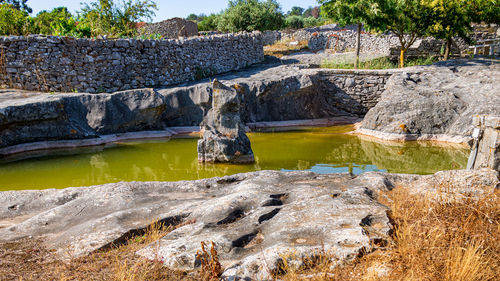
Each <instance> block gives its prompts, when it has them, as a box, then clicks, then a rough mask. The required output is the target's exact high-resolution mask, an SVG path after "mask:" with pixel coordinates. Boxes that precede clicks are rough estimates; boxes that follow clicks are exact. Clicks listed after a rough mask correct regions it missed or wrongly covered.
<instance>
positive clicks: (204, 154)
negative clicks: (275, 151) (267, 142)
mask: <svg viewBox="0 0 500 281" xmlns="http://www.w3.org/2000/svg"><path fill="white" fill-rule="evenodd" d="M212 88H213V93H212V108H211V109H210V111H209V112H208V114H207V116H206V117H205V118H204V120H203V122H202V123H201V131H202V133H203V139H201V140H199V141H198V161H200V162H212V163H215V162H230V163H253V162H254V161H255V160H254V156H253V151H252V147H251V145H250V140H249V139H248V137H247V135H246V134H245V125H244V124H243V122H242V121H241V118H240V106H241V104H240V98H239V96H238V92H237V90H236V89H235V88H232V87H227V86H225V85H223V84H222V83H221V82H219V81H217V80H214V82H213V86H212Z"/></svg>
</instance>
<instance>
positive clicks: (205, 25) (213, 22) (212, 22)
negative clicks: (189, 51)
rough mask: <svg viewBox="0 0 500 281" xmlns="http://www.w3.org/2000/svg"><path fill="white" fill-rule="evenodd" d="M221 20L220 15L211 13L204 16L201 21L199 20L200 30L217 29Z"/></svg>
mask: <svg viewBox="0 0 500 281" xmlns="http://www.w3.org/2000/svg"><path fill="white" fill-rule="evenodd" d="M218 20H219V15H216V14H211V15H210V16H208V17H204V18H203V19H202V20H201V21H200V22H198V30H199V31H212V30H217V22H218Z"/></svg>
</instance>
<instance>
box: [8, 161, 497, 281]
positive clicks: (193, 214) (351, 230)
mask: <svg viewBox="0 0 500 281" xmlns="http://www.w3.org/2000/svg"><path fill="white" fill-rule="evenodd" d="M445 184H446V185H455V186H458V187H464V188H465V189H464V192H470V191H471V190H472V191H474V190H475V189H476V188H477V186H481V187H483V189H486V190H492V189H493V188H494V187H495V186H496V185H497V184H498V173H497V172H495V171H493V170H481V171H451V172H439V173H437V174H436V175H432V176H417V175H393V174H383V173H375V172H371V173H365V174H362V175H360V176H357V177H352V176H350V175H348V174H330V175H317V174H314V173H310V172H291V173H285V172H277V171H261V172H254V173H247V174H238V175H234V176H228V177H224V178H212V179H204V180H198V181H181V182H130V183H115V184H107V185H101V186H93V187H85V188H67V189H63V190H56V189H51V190H41V191H7V192H0V241H12V240H16V239H20V238H23V237H34V238H43V239H44V241H45V242H44V243H45V244H46V246H47V247H48V248H50V249H55V250H56V251H57V252H58V253H59V254H60V255H62V256H64V257H68V255H69V256H82V255H85V254H87V253H89V252H91V251H94V250H97V249H100V248H103V247H107V246H108V245H110V243H113V242H114V243H120V242H123V241H125V240H126V239H127V238H129V237H130V236H131V235H133V234H138V233H139V234H140V233H141V231H142V230H144V228H145V227H146V226H148V225H149V224H150V223H151V222H152V221H153V220H154V219H159V220H160V221H161V222H164V223H166V224H170V225H179V227H178V228H177V229H175V230H174V231H172V232H171V233H170V234H168V235H167V236H165V237H164V238H163V239H161V240H160V241H159V242H156V243H154V244H152V245H150V246H148V247H146V248H144V249H143V250H141V251H139V254H140V255H143V256H146V257H149V258H156V257H158V258H160V259H163V260H164V261H165V265H166V266H170V267H173V268H193V267H194V266H195V264H196V263H195V252H196V251H197V250H198V249H199V248H200V241H214V242H216V244H217V250H218V252H219V254H220V259H221V262H222V264H223V266H224V267H225V268H226V271H225V273H224V275H225V276H228V277H229V276H236V275H237V276H240V277H250V278H256V277H266V276H267V274H269V271H267V269H269V270H273V269H275V268H276V266H277V265H278V264H279V263H280V260H281V258H282V257H280V254H282V255H287V254H292V253H293V254H294V256H295V257H296V258H300V257H305V256H311V255H314V254H315V253H316V252H317V251H320V250H322V249H324V250H327V251H330V252H331V253H332V254H333V255H335V256H337V257H339V258H340V259H348V258H352V257H354V256H356V255H357V254H358V253H359V252H360V251H361V250H367V251H370V250H371V249H373V247H375V246H376V243H372V242H377V241H380V239H381V238H382V237H381V236H380V235H379V234H380V233H386V232H387V231H389V230H390V224H389V219H388V217H387V215H386V211H387V210H388V209H387V207H385V206H383V205H381V204H380V203H378V202H377V201H376V195H375V194H377V191H379V190H387V189H392V188H393V187H394V186H397V185H404V186H410V185H411V187H412V188H414V189H415V190H416V192H425V190H426V189H428V190H430V189H432V188H436V187H440V186H445ZM181 223H182V225H181ZM156 255H158V256H156Z"/></svg>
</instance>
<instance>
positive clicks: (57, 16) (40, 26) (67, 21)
mask: <svg viewBox="0 0 500 281" xmlns="http://www.w3.org/2000/svg"><path fill="white" fill-rule="evenodd" d="M31 33H39V34H46V35H57V36H74V37H89V36H90V29H89V28H86V29H84V28H82V27H81V26H79V25H78V22H77V21H76V19H75V18H74V17H73V15H72V14H71V13H70V12H69V11H68V9H67V8H66V7H59V8H54V9H53V10H52V11H50V12H48V11H41V12H40V13H38V15H37V16H36V17H35V18H33V26H32V29H31Z"/></svg>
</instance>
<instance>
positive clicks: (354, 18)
mask: <svg viewBox="0 0 500 281" xmlns="http://www.w3.org/2000/svg"><path fill="white" fill-rule="evenodd" d="M318 2H319V3H320V4H322V6H321V13H322V14H323V15H324V16H325V17H328V18H330V19H332V20H334V21H336V22H338V23H339V24H340V25H342V26H345V25H348V24H357V25H358V32H357V37H356V63H355V64H354V66H355V67H356V68H357V67H358V65H359V53H360V49H361V28H362V25H363V24H364V25H365V26H367V27H368V26H372V25H373V26H375V25H376V22H375V21H374V20H373V19H374V14H375V13H376V12H377V9H378V5H377V3H375V1H372V0H318Z"/></svg>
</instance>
